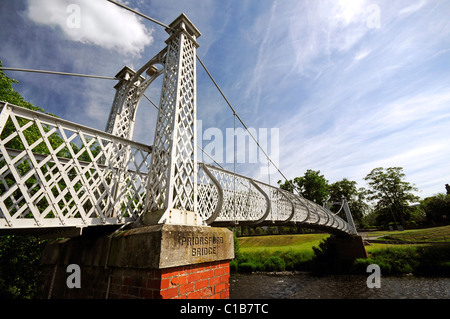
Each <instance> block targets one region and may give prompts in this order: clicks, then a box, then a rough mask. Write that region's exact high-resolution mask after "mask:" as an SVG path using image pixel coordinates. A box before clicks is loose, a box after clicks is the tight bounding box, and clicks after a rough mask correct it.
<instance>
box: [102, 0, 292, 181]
mask: <svg viewBox="0 0 450 319" xmlns="http://www.w3.org/2000/svg"><path fill="white" fill-rule="evenodd" d="M107 1H109V2H111V3H113V4H115V5H118V6H119V7H121V8H123V9H126V10H128V11H131V12H133V13H135V14H137V15H139V16H141V17H143V18H146V19H148V20H150V21H152V22H154V23H156V24H159V25H160V26H163V27H165V28H168V29H170V30H173V29H172V28H171V27H169V26H168V25H167V24H165V23H162V22H160V21H158V20H156V19H153V18H151V17H149V16H147V15H145V14H143V13H141V12H139V11H136V10H134V9H131V8H130V7H127V6H126V5H124V4H122V3H118V2H117V1H114V0H107ZM196 57H197V60H198V61H199V62H200V64H201V66H202V67H203V69H204V70H205V72H206V73H207V74H208V76H209V78H210V79H211V81H212V82H213V83H214V85H215V86H216V88H217V90H218V91H219V92H220V94H221V95H222V97H223V98H224V100H225V101H226V102H227V104H228V106H229V107H230V109H231V110H232V111H233V115H234V116H235V117H236V118H237V119H238V120H239V122H241V124H242V126H243V127H244V128H245V130H246V131H247V132H248V134H249V136H250V137H251V138H252V139H253V141H254V142H255V143H256V145H257V146H258V147H259V149H260V150H261V151H262V152H263V153H264V155H265V156H266V157H267V159H268V161H269V162H270V163H272V165H273V166H274V167H275V168H276V170H277V171H278V173H280V175H281V176H283V178H284V179H285V180H286V181H289V180H288V178H287V177H286V176H285V175H284V174H283V172H281V170H280V169H279V168H278V166H277V165H275V163H274V162H273V161H272V160H271V159H270V157H269V155H267V153H266V151H265V150H264V149H263V148H262V147H261V145H260V144H259V142H258V141H257V139H256V138H255V137H254V136H253V134H252V133H251V132H250V131H249V129H248V127H247V125H245V123H244V121H242V119H241V118H240V116H239V115H238V114H237V112H236V110H235V109H234V108H233V106H232V105H231V103H230V101H228V99H227V97H226V96H225V94H224V93H223V91H222V89H221V88H220V87H219V85H218V84H217V82H216V81H215V80H214V78H213V76H212V75H211V73H210V72H209V71H208V69H207V68H206V66H205V64H204V63H203V61H202V60H201V59H200V57H199V56H198V55H197V54H196Z"/></svg>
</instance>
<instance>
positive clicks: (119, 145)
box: [0, 14, 356, 234]
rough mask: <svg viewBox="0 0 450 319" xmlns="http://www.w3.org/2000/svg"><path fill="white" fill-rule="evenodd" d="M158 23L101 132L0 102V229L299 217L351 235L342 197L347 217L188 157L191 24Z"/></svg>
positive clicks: (183, 20)
mask: <svg viewBox="0 0 450 319" xmlns="http://www.w3.org/2000/svg"><path fill="white" fill-rule="evenodd" d="M166 31H167V32H168V34H169V37H168V39H167V41H166V44H167V45H166V47H164V48H163V49H162V50H161V51H160V52H159V53H158V54H157V55H156V56H155V57H153V58H152V59H151V60H150V61H149V62H148V63H146V64H145V65H144V66H143V67H142V68H141V69H140V70H138V71H137V72H135V71H133V70H131V69H130V68H128V67H125V68H123V69H122V70H121V71H120V72H119V73H118V74H117V76H116V78H117V80H118V83H117V84H116V86H115V88H116V90H117V91H116V95H115V97H114V102H113V104H112V108H111V112H110V115H109V119H108V122H107V125H106V129H105V131H101V130H96V129H92V128H89V127H86V126H83V125H80V124H77V123H73V122H70V121H67V120H64V119H60V118H57V117H54V116H51V115H47V114H43V113H40V112H35V111H31V110H29V109H25V108H22V107H19V106H15V105H12V104H9V103H6V102H0V110H1V113H0V132H1V133H0V151H1V154H0V233H2V232H3V233H5V232H9V233H18V232H20V231H27V232H31V233H33V232H35V233H38V232H48V231H51V230H76V231H77V232H78V233H79V231H80V230H81V229H88V228H90V229H92V228H93V227H94V226H108V225H111V226H116V227H118V226H120V225H125V224H132V225H134V226H136V227H139V226H143V225H150V224H157V223H170V224H181V225H211V226H234V225H292V224H298V225H302V227H305V228H318V229H322V230H324V231H327V232H330V233H341V234H356V229H355V226H354V223H353V220H352V216H351V214H350V211H349V208H348V205H347V202H346V201H345V200H343V202H342V206H341V209H342V210H343V211H345V215H346V220H344V219H343V218H341V217H339V216H338V215H337V214H334V213H332V212H331V211H330V210H329V209H328V208H326V207H322V206H321V205H317V204H315V203H313V202H312V201H309V200H307V199H305V198H303V197H302V196H298V195H295V194H293V193H290V192H288V191H285V190H282V189H280V188H277V187H273V186H271V185H268V184H266V183H263V182H259V181H256V180H253V179H251V178H248V177H245V176H242V175H239V174H236V172H230V171H227V170H224V169H222V168H219V167H216V166H212V165H208V164H204V163H199V162H197V144H196V141H197V137H196V125H197V124H196V114H197V104H196V103H197V102H196V101H197V97H196V94H197V87H196V62H197V58H198V57H197V55H196V49H197V48H198V43H197V41H196V39H197V38H198V37H199V36H200V32H199V31H198V30H197V28H196V27H195V26H194V25H193V24H192V23H191V22H190V21H189V19H188V18H187V17H186V16H185V15H184V14H182V15H180V16H179V17H178V18H177V19H176V20H175V21H174V22H172V23H171V24H170V25H169V26H166ZM200 62H201V60H200ZM202 65H203V63H202ZM158 76H163V84H162V91H161V92H162V93H161V99H160V103H159V113H158V119H157V125H156V128H155V137H154V142H153V145H152V146H149V145H144V144H141V143H137V142H134V141H132V137H133V130H134V123H135V116H136V110H137V108H138V105H139V102H140V100H141V98H142V97H143V94H144V92H145V90H146V89H147V88H148V87H149V85H150V84H151V83H152V82H153V81H154V80H155V79H156V78H157V77H158ZM219 90H220V89H219ZM221 93H222V92H221Z"/></svg>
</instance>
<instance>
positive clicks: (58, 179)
mask: <svg viewBox="0 0 450 319" xmlns="http://www.w3.org/2000/svg"><path fill="white" fill-rule="evenodd" d="M0 108H1V113H0V128H1V135H0V151H1V156H0V208H1V213H0V228H7V227H9V228H11V227H14V228H30V227H31V228H32V227H36V226H41V227H55V226H56V227H63V226H77V227H85V226H90V225H105V224H121V223H125V222H129V221H133V220H135V219H136V218H137V217H138V215H139V214H140V213H141V212H142V210H143V205H144V199H145V197H146V185H147V176H148V170H149V165H150V153H151V147H149V146H147V145H143V144H140V143H136V142H132V141H129V140H126V139H123V138H120V137H117V136H114V135H111V134H108V133H105V132H102V131H98V130H95V129H92V128H88V127H84V126H82V125H79V124H76V123H72V122H69V121H66V120H63V119H60V118H57V117H54V116H50V115H47V114H42V113H39V112H35V111H31V110H28V109H25V108H22V107H18V106H15V105H11V104H8V103H5V102H0ZM125 153H126V154H127V156H126V158H127V161H126V162H125V163H123V160H124V158H125V157H124V154H125ZM118 184H121V185H123V187H122V188H120V190H119V188H118V187H117V185H118Z"/></svg>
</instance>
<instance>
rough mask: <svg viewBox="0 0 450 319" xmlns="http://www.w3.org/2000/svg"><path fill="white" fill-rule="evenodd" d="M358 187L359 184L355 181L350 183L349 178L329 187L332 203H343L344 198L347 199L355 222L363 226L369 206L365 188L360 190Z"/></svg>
mask: <svg viewBox="0 0 450 319" xmlns="http://www.w3.org/2000/svg"><path fill="white" fill-rule="evenodd" d="M357 186H358V184H357V183H356V182H355V181H350V180H348V179H347V178H344V179H342V180H341V181H337V182H335V183H333V184H331V185H330V186H329V192H330V202H332V203H333V202H341V200H342V197H345V198H346V199H347V202H348V206H349V207H350V212H351V213H352V216H353V220H354V221H355V223H357V224H362V219H363V216H364V214H365V212H367V210H368V205H367V204H366V202H365V196H366V190H365V189H364V188H359V189H358V188H357Z"/></svg>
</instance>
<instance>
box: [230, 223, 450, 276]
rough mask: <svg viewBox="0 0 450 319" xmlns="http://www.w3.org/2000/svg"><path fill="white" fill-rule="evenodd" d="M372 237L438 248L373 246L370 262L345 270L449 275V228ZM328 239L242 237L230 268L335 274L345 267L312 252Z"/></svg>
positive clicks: (361, 261) (356, 263) (309, 236)
mask: <svg viewBox="0 0 450 319" xmlns="http://www.w3.org/2000/svg"><path fill="white" fill-rule="evenodd" d="M370 236H377V237H378V236H384V237H383V238H386V239H388V240H396V241H400V242H401V241H407V242H414V241H416V242H422V241H425V239H426V241H428V242H432V243H436V244H425V245H424V244H403V245H393V244H383V243H376V244H371V245H370V246H366V250H367V253H368V258H367V259H357V260H355V261H354V262H353V264H351V265H349V266H348V267H347V266H346V267H343V268H345V269H347V270H348V271H349V272H353V273H366V268H367V265H369V264H378V265H379V266H380V268H381V271H382V274H383V275H389V274H407V273H413V274H417V275H450V226H443V227H436V228H428V229H418V230H408V231H403V232H383V233H381V232H377V233H373V234H372V233H371V234H370ZM328 237H329V235H328V234H299V235H274V236H258V237H242V238H239V239H238V243H239V247H240V249H239V253H238V254H237V256H236V259H235V260H234V261H232V263H231V267H232V270H234V271H239V272H253V271H284V270H300V271H317V270H318V269H320V271H323V270H329V271H330V272H333V269H335V268H342V267H335V266H334V265H332V263H330V264H328V263H327V264H326V265H319V264H318V263H317V258H316V255H315V253H314V250H313V247H319V245H320V243H321V242H323V241H324V240H326V238H328ZM364 238H366V236H364ZM379 239H380V238H379ZM381 239H382V238H381ZM445 241H449V243H448V244H446V243H445ZM316 250H317V248H316Z"/></svg>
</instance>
